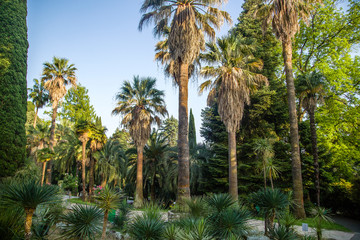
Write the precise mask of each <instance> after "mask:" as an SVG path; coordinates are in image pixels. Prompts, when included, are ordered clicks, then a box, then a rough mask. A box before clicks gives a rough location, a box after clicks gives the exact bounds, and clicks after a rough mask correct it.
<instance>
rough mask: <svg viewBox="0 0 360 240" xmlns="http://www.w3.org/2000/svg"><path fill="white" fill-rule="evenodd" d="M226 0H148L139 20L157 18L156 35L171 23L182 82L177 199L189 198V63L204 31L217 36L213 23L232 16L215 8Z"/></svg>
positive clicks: (176, 72) (171, 39)
mask: <svg viewBox="0 0 360 240" xmlns="http://www.w3.org/2000/svg"><path fill="white" fill-rule="evenodd" d="M224 2H226V0H161V1H155V0H145V1H144V3H143V5H142V7H141V11H142V12H143V13H144V14H143V16H142V18H141V20H140V23H139V29H140V30H141V29H142V28H143V26H144V24H147V23H149V22H151V21H154V23H155V28H154V33H155V35H160V34H163V32H164V29H165V28H167V27H169V26H170V32H169V35H168V40H167V43H166V44H167V45H168V48H169V53H170V57H171V59H172V61H173V65H174V67H175V69H174V71H173V72H174V77H175V81H176V83H177V85H178V86H179V131H178V136H179V137H178V139H179V140H178V151H179V156H178V159H179V174H178V199H179V200H181V199H182V198H190V171H189V142H188V122H189V121H188V82H189V66H190V65H192V64H193V63H194V61H195V60H196V58H197V57H198V55H199V53H200V50H201V49H203V48H204V44H205V41H204V33H205V34H206V35H208V36H209V37H211V38H215V30H214V27H215V28H217V29H219V28H220V26H221V24H222V23H223V22H224V20H226V21H228V22H230V21H231V19H230V16H229V14H228V13H226V12H224V11H220V10H219V9H217V8H214V7H213V6H214V5H219V4H222V3H224Z"/></svg>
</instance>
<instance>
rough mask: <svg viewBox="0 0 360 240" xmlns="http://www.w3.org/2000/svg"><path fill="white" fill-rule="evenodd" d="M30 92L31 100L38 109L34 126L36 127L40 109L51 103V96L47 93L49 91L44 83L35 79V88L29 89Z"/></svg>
mask: <svg viewBox="0 0 360 240" xmlns="http://www.w3.org/2000/svg"><path fill="white" fill-rule="evenodd" d="M28 90H29V91H30V94H29V97H30V98H31V100H32V102H33V103H34V105H35V108H36V111H35V118H34V125H33V126H34V127H35V126H36V120H37V116H38V111H39V108H42V107H44V106H45V104H46V103H47V102H48V101H49V94H48V93H47V90H46V89H45V87H44V82H43V81H40V83H39V80H38V79H34V86H33V88H29V89H28Z"/></svg>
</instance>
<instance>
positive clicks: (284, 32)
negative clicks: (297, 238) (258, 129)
mask: <svg viewBox="0 0 360 240" xmlns="http://www.w3.org/2000/svg"><path fill="white" fill-rule="evenodd" d="M319 2H321V0H291V1H284V0H266V1H265V4H263V5H261V6H260V9H258V15H260V16H261V17H263V19H264V24H263V27H267V25H268V24H269V23H270V22H271V23H272V29H273V31H274V33H275V35H276V37H277V38H278V39H279V40H280V41H281V43H282V49H283V58H284V65H285V75H286V87H287V97H288V104H289V117H290V142H291V155H292V175H293V188H294V199H295V202H296V204H295V215H296V216H297V217H299V218H305V216H306V214H305V209H304V199H303V183H302V176H301V159H300V148H299V132H298V121H297V114H296V102H295V100H296V98H295V85H294V76H293V70H292V39H293V37H294V35H295V33H296V32H297V31H298V30H299V19H303V20H305V21H306V20H307V18H308V16H309V13H310V10H311V9H312V8H313V5H314V4H315V3H319Z"/></svg>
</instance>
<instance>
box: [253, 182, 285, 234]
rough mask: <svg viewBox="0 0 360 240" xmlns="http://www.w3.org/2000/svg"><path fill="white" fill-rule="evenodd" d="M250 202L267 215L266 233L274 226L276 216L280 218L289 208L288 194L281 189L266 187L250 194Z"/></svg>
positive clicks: (262, 213)
mask: <svg viewBox="0 0 360 240" xmlns="http://www.w3.org/2000/svg"><path fill="white" fill-rule="evenodd" d="M249 199H250V202H251V203H253V204H255V205H256V206H258V207H259V208H260V214H261V215H263V216H264V217H265V234H266V235H268V232H269V230H271V229H273V228H274V220H275V218H279V217H280V216H281V214H282V213H284V212H285V210H286V209H287V208H288V206H289V204H290V202H289V199H288V196H287V195H286V194H285V193H283V192H281V191H280V190H279V189H269V188H268V189H264V190H259V191H258V192H256V193H253V194H251V195H250V198H249Z"/></svg>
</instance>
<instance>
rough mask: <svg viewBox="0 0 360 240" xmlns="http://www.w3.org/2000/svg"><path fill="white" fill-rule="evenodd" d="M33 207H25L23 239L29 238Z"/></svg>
mask: <svg viewBox="0 0 360 240" xmlns="http://www.w3.org/2000/svg"><path fill="white" fill-rule="evenodd" d="M34 211H35V209H32V208H28V209H25V214H26V218H25V240H30V239H31V225H32V217H33V215H34Z"/></svg>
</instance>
